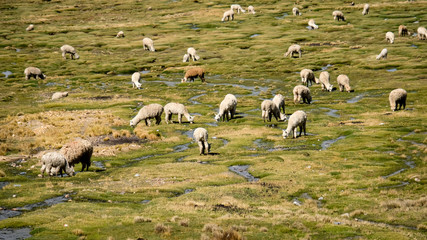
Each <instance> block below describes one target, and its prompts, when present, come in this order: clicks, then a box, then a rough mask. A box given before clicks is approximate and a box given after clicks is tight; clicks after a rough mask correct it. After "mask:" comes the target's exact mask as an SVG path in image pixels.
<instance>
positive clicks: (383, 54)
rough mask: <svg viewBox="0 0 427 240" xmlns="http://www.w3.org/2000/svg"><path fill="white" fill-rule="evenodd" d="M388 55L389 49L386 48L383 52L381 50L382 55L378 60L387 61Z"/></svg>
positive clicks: (379, 55)
mask: <svg viewBox="0 0 427 240" xmlns="http://www.w3.org/2000/svg"><path fill="white" fill-rule="evenodd" d="M387 54H388V51H387V48H384V49H383V50H381V52H380V54H378V56H377V60H380V59H381V58H382V59H387Z"/></svg>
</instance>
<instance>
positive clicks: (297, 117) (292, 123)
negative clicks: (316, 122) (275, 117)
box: [282, 110, 307, 138]
mask: <svg viewBox="0 0 427 240" xmlns="http://www.w3.org/2000/svg"><path fill="white" fill-rule="evenodd" d="M306 123H307V114H306V113H305V112H304V111H301V110H298V111H296V112H294V113H293V114H292V115H291V116H290V117H289V120H288V127H287V128H286V130H283V134H282V136H283V138H287V137H288V136H289V135H290V134H291V133H292V138H296V137H297V128H298V127H299V136H301V133H302V131H304V135H306V128H305V126H306Z"/></svg>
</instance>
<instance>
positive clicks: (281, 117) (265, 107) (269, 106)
mask: <svg viewBox="0 0 427 240" xmlns="http://www.w3.org/2000/svg"><path fill="white" fill-rule="evenodd" d="M261 111H262V114H261V116H262V119H263V120H264V122H265V119H267V121H269V122H271V116H274V117H275V118H276V121H285V120H286V115H285V114H283V113H281V112H280V109H279V108H278V107H277V105H276V104H275V103H274V102H273V101H271V100H264V101H262V103H261Z"/></svg>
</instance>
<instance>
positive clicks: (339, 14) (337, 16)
mask: <svg viewBox="0 0 427 240" xmlns="http://www.w3.org/2000/svg"><path fill="white" fill-rule="evenodd" d="M332 16H334V20H337V21H340V20H342V21H345V17H344V14H343V13H342V12H341V11H338V10H336V11H333V12H332Z"/></svg>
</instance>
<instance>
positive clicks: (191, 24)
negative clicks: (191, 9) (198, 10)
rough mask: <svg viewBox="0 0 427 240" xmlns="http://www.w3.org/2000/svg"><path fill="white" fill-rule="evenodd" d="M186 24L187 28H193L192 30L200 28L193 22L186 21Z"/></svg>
mask: <svg viewBox="0 0 427 240" xmlns="http://www.w3.org/2000/svg"><path fill="white" fill-rule="evenodd" d="M187 26H188V28H190V29H193V30H199V29H200V28H199V27H198V26H197V24H194V23H188V24H187Z"/></svg>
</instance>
